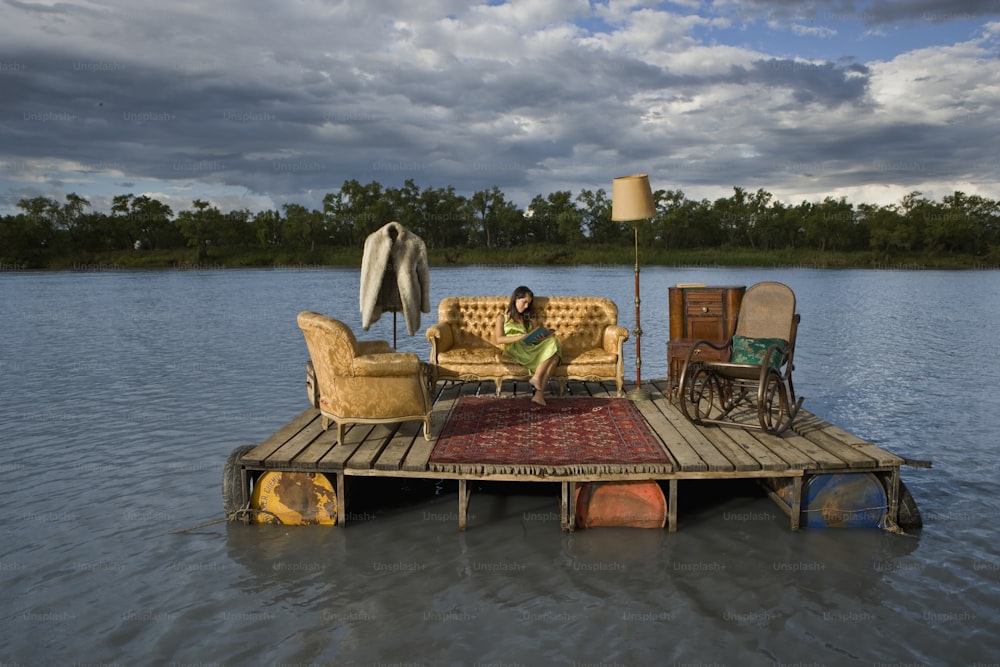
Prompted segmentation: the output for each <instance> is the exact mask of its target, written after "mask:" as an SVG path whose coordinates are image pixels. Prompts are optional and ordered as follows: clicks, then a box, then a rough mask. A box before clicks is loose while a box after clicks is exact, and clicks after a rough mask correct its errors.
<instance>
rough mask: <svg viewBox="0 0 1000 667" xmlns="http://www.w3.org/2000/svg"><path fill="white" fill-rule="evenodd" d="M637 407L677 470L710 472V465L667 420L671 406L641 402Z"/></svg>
mask: <svg viewBox="0 0 1000 667" xmlns="http://www.w3.org/2000/svg"><path fill="white" fill-rule="evenodd" d="M635 405H636V407H637V408H638V409H639V412H640V413H642V416H643V417H645V419H646V422H647V423H648V424H649V425H650V427H651V428H652V429H653V432H654V433H656V434H657V435H658V436H659V437H660V439H661V440H662V441H663V444H664V447H665V448H666V450H667V454H668V455H669V456H670V458H671V459H672V460H673V462H674V469H675V470H683V471H686V472H687V471H698V470H708V464H707V463H705V462H704V461H703V460H702V458H701V457H700V456H698V454H697V453H696V452H695V451H694V448H693V447H692V446H691V445H690V444H688V441H687V439H686V438H685V437H684V436H682V435H681V433H680V432H679V431H678V430H677V429H676V428H674V425H673V424H672V423H671V422H670V420H669V419H667V417H666V415H665V414H664V412H666V411H667V410H670V408H669V406H664V405H663V403H662V402H661V401H659V400H656V401H639V402H638V403H636V404H635Z"/></svg>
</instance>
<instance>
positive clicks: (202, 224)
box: [0, 180, 1000, 266]
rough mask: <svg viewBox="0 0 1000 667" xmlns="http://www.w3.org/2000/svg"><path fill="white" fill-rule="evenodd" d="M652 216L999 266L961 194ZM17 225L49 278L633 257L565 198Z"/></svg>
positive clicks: (356, 197)
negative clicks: (74, 265) (254, 258)
mask: <svg viewBox="0 0 1000 667" xmlns="http://www.w3.org/2000/svg"><path fill="white" fill-rule="evenodd" d="M654 198H655V200H656V204H657V210H656V215H655V217H654V218H652V219H651V220H644V221H640V222H639V223H637V224H639V234H640V239H641V241H642V244H643V246H644V247H650V248H656V249H663V250H685V249H697V248H713V247H726V248H751V249H760V250H779V249H802V250H806V249H813V250H821V251H858V250H865V251H874V252H876V253H882V254H893V253H913V252H927V253H933V254H956V255H959V254H960V255H967V256H968V255H971V256H982V257H987V256H994V257H995V256H996V253H995V249H996V248H997V247H998V222H1000V203H998V202H997V201H995V200H991V199H987V198H984V197H981V196H978V195H966V194H964V193H962V192H955V193H954V194H953V195H949V196H946V197H944V198H943V199H941V201H933V200H929V199H927V198H925V197H923V196H922V194H921V193H920V192H912V193H910V194H908V195H906V196H905V197H904V198H903V199H902V201H901V202H899V203H898V204H891V205H883V206H876V205H871V204H860V205H857V206H855V205H853V204H851V203H849V202H847V201H846V198H843V197H841V198H839V199H834V198H832V197H827V198H826V199H824V200H823V201H822V202H805V201H803V202H802V203H800V204H797V205H794V206H789V205H785V204H782V203H781V202H778V201H774V200H773V198H772V195H771V194H770V193H768V192H766V191H764V190H763V189H759V190H757V191H756V192H749V191H747V190H745V189H743V188H740V187H736V188H734V189H733V194H732V195H731V196H729V197H726V198H720V199H716V200H715V201H709V200H707V199H701V200H694V199H688V198H687V197H685V195H684V193H683V192H681V191H680V190H659V191H657V192H655V193H654ZM17 206H18V208H19V209H20V212H18V213H16V214H13V215H6V216H3V217H2V218H0V261H2V262H4V263H8V264H9V263H14V264H21V265H25V266H44V265H45V264H46V262H47V260H48V259H51V258H53V257H63V258H65V257H88V256H97V255H100V254H102V253H109V252H120V251H128V252H134V253H142V252H144V251H155V250H170V249H185V248H187V249H192V250H193V252H194V253H195V255H196V257H197V258H198V259H199V260H201V259H203V258H205V257H207V256H208V255H209V254H210V251H212V249H216V248H219V249H224V248H240V249H249V248H256V249H262V250H264V251H274V252H279V251H289V252H297V253H301V252H310V251H316V250H317V249H322V248H329V247H342V248H361V247H362V245H363V243H364V239H365V238H366V237H367V236H368V234H370V233H371V232H373V231H375V230H376V229H378V228H379V227H381V226H382V225H384V224H386V223H387V222H390V221H392V220H395V221H398V222H399V223H400V224H402V225H403V226H404V227H406V228H408V229H409V230H411V231H413V232H414V233H416V234H418V235H420V236H421V237H422V238H423V239H424V241H425V242H426V243H427V246H428V248H429V249H442V250H447V249H454V250H455V251H456V252H458V251H460V250H461V249H462V248H471V247H477V248H518V247H523V246H529V245H530V244H534V243H550V244H564V245H568V246H578V247H583V246H587V245H601V244H605V245H608V244H610V245H625V244H631V243H632V240H633V232H632V227H631V226H630V225H628V224H622V223H616V222H612V220H611V199H610V196H609V195H608V193H607V192H605V191H604V190H603V189H599V190H597V191H590V190H582V191H581V192H580V193H579V194H577V195H576V196H575V197H574V196H573V194H572V193H571V192H568V191H560V192H554V193H551V194H549V195H548V196H542V195H537V196H535V198H534V199H533V200H532V201H531V203H530V205H529V206H528V208H527V209H524V210H522V209H520V208H519V207H518V206H516V205H515V204H514V203H512V202H510V201H508V200H507V199H506V197H505V196H504V193H503V192H501V191H500V190H499V188H497V187H493V188H492V189H490V190H482V191H479V192H476V193H475V194H473V195H472V196H471V197H464V196H460V195H458V194H456V193H455V190H454V188H453V187H448V188H427V189H421V188H419V187H418V186H417V185H416V184H414V183H413V181H412V180H408V181H406V182H405V184H404V185H403V187H401V188H387V187H383V186H382V185H381V184H379V183H377V182H372V183H368V184H367V185H364V184H361V183H359V182H358V181H356V180H350V181H346V182H345V183H344V184H343V186H342V187H341V188H340V189H339V190H337V191H336V192H331V193H329V194H327V195H326V196H325V197H324V198H323V207H322V209H309V208H306V207H304V206H301V205H299V204H291V203H290V204H284V205H282V207H281V210H264V211H259V212H255V213H254V212H251V211H249V210H247V209H240V210H231V211H228V212H223V211H221V210H219V208H218V207H216V206H213V205H212V204H210V203H209V202H207V201H204V200H201V199H196V200H194V201H193V202H192V205H191V207H190V208H188V209H185V210H183V211H179V212H177V213H176V214H175V212H174V211H173V210H172V209H171V208H170V207H169V206H167V205H165V204H163V203H162V202H160V201H157V200H156V199H153V198H151V197H148V196H146V195H140V196H136V195H133V194H123V195H119V196H117V197H115V198H114V199H113V203H112V206H111V210H110V212H106V213H105V212H97V211H91V210H89V209H90V208H91V205H90V202H89V201H88V200H87V199H85V198H84V197H81V196H80V195H78V194H76V193H71V194H69V195H66V198H65V201H64V202H59V201H57V200H55V199H52V198H49V197H34V198H31V199H22V200H20V201H19V202H18V204H17Z"/></svg>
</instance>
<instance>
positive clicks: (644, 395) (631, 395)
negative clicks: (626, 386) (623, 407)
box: [625, 385, 653, 401]
mask: <svg viewBox="0 0 1000 667" xmlns="http://www.w3.org/2000/svg"><path fill="white" fill-rule="evenodd" d="M625 398H627V399H628V400H630V401H649V400H652V399H653V395H652V394H650V393H649V392H648V391H646V390H645V389H643V388H642V385H637V386H636V388H635V389H631V390H629V391H628V392H626V393H625Z"/></svg>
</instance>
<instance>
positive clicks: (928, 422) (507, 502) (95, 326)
mask: <svg viewBox="0 0 1000 667" xmlns="http://www.w3.org/2000/svg"><path fill="white" fill-rule="evenodd" d="M641 278H642V325H643V330H644V336H643V338H642V350H643V367H642V368H643V377H644V378H654V377H663V376H665V375H666V354H665V344H666V340H667V337H668V328H667V327H668V323H667V296H666V294H667V287H668V286H669V285H672V284H674V283H677V282H705V283H709V284H746V285H749V284H752V283H755V282H758V281H761V280H780V281H782V282H785V283H787V284H788V285H790V286H791V287H792V288H793V289H794V290H795V292H796V294H797V297H798V302H799V311H800V312H801V314H802V325H801V327H800V330H799V342H798V346H797V350H796V362H797V363H796V371H795V383H796V389H797V391H798V393H799V394H800V395H802V396H804V397H806V400H805V407H806V408H807V409H809V410H810V411H812V412H814V413H816V414H818V415H820V416H822V417H824V418H826V419H828V420H829V421H832V422H833V423H835V424H837V425H839V426H841V427H843V428H845V429H847V430H849V431H852V432H854V433H856V434H858V435H860V436H862V437H864V438H866V439H869V440H871V441H873V442H876V443H877V444H879V445H881V446H882V447H884V448H886V449H889V450H891V451H894V452H896V453H898V454H901V455H904V456H907V457H910V458H914V459H930V460H933V462H934V467H933V468H932V469H929V470H925V469H912V468H904V470H903V479H904V481H905V483H906V484H907V486H908V487H909V489H910V491H911V492H912V494H913V496H914V497H915V499H916V501H917V503H918V505H919V506H920V509H921V512H922V515H923V520H924V528H923V529H922V530H921V531H916V532H914V533H913V534H911V535H906V536H901V535H893V534H888V533H883V532H880V531H877V530H835V529H827V530H822V529H804V530H802V531H800V532H797V533H792V532H790V531H789V530H788V524H787V520H786V518H785V516H784V514H782V513H781V512H780V511H779V510H778V509H777V508H776V507H775V506H774V504H773V503H772V502H771V501H770V500H769V499H767V498H766V497H765V496H762V495H761V494H760V493H759V491H757V490H756V488H755V487H753V486H749V485H744V484H739V483H713V482H688V483H681V485H680V494H681V501H680V505H679V507H680V511H679V531H678V532H677V533H674V534H668V533H667V532H666V531H659V530H653V531H648V530H647V531H643V530H630V529H616V528H605V529H594V530H589V531H578V532H576V533H572V534H567V533H563V532H561V531H560V529H559V516H558V514H559V512H558V499H557V487H556V486H551V487H550V486H549V485H536V486H532V487H530V488H519V487H517V486H514V485H507V486H501V487H492V486H485V487H479V488H477V489H476V491H475V492H474V493H473V495H472V500H471V505H470V510H469V511H470V517H469V518H470V525H469V530H468V531H467V532H466V533H460V532H458V530H457V525H456V524H457V496H456V493H455V489H454V487H453V486H448V485H446V484H440V485H435V484H434V483H430V484H429V485H428V484H423V485H422V484H417V483H410V484H408V485H406V486H405V487H404V486H403V484H402V483H400V482H393V483H392V484H393V486H392V487H387V486H386V485H385V484H384V483H380V482H378V481H377V480H367V481H365V480H362V481H361V482H360V483H359V484H358V485H357V486H356V487H355V490H356V495H355V496H352V505H350V506H349V508H348V512H349V519H351V520H350V521H349V523H348V525H347V526H346V527H332V528H330V527H328V528H324V527H294V526H289V527H282V526H243V525H241V524H234V525H227V524H224V523H222V524H214V525H210V526H206V527H203V528H200V529H198V530H195V531H192V532H187V533H182V534H171V531H176V530H180V529H184V528H189V527H192V526H197V525H199V524H201V523H206V522H210V521H212V520H214V519H217V518H219V517H220V516H221V514H222V501H221V477H222V469H223V465H224V462H225V460H226V457H227V455H228V454H229V452H230V451H231V450H232V449H233V448H235V447H237V446H239V445H246V444H256V443H258V442H260V441H261V440H263V439H264V438H266V437H267V436H268V435H270V434H271V433H272V432H273V431H274V430H276V429H277V428H278V427H280V426H281V425H283V424H284V423H285V422H286V421H288V420H289V419H290V418H291V417H292V416H294V415H296V414H298V413H299V412H300V411H301V410H302V409H304V408H305V407H307V403H306V396H305V387H304V377H305V376H304V363H305V360H306V358H307V352H306V348H305V343H304V341H303V339H302V336H301V333H300V332H299V330H298V328H297V326H296V323H295V315H296V313H298V311H300V310H306V309H308V310H316V311H319V312H323V313H327V314H330V315H333V316H335V317H338V318H339V319H342V320H344V321H346V322H347V323H348V324H349V325H351V326H352V327H353V328H354V329H355V331H357V332H359V334H361V337H363V338H364V337H368V338H383V339H388V340H390V341H391V340H392V336H393V318H392V315H391V314H387V315H384V316H383V317H382V319H381V320H380V321H379V322H378V323H376V324H375V325H374V326H373V327H372V328H371V330H370V331H369V332H367V333H364V332H362V331H361V327H360V313H359V310H358V273H357V271H354V270H338V269H301V270H295V269H287V270H206V271H149V272H117V271H104V272H94V273H85V272H67V273H2V274H0V333H2V339H0V373H2V385H0V396H2V400H0V451H2V454H3V456H2V459H0V484H2V487H3V488H6V489H7V491H6V492H4V501H3V512H2V515H0V530H2V541H0V582H2V584H3V590H4V592H5V596H4V597H5V604H4V610H3V611H2V612H0V618H2V622H0V664H3V665H15V664H16V665H46V666H47V665H74V664H75V665H85V664H103V665H351V664H356V665H445V664H447V665H470V666H479V667H486V666H488V665H497V666H500V665H502V666H503V667H512V666H519V665H580V666H582V665H654V664H655V665H677V666H680V665H771V666H778V665H830V666H833V665H869V666H882V665H985V664H997V661H998V660H1000V633H998V630H1000V626H998V625H997V621H996V617H997V614H998V611H1000V546H998V545H1000V529H998V526H997V514H998V510H1000V501H998V494H997V477H998V473H1000V463H998V456H997V452H998V451H1000V448H998V435H1000V400H998V398H997V390H998V387H1000V353H998V346H997V344H996V337H997V332H998V331H1000V297H998V295H1000V272H997V271H963V272H946V271H925V272H914V271H891V270H884V271H862V270H810V269H796V270H788V269H781V270H765V269H725V268H717V267H701V268H669V267H649V268H646V269H643V271H642V274H641ZM520 283H525V284H528V285H529V286H531V287H532V288H533V289H534V290H535V291H536V293H537V294H539V295H544V294H565V295H602V296H608V297H610V298H612V299H613V300H614V301H615V302H616V303H617V304H618V305H619V308H620V314H619V321H620V322H621V323H622V324H624V325H625V326H627V327H629V328H630V329H631V328H632V327H633V316H634V309H633V303H634V299H633V277H632V269H631V267H574V268H517V267H507V268H501V269H495V268H482V267H472V268H446V269H434V270H433V271H432V274H431V292H432V294H431V302H432V306H433V307H434V308H435V309H436V306H437V303H438V301H439V300H440V299H441V298H442V297H444V296H447V295H451V294H509V293H510V292H511V291H512V290H513V288H514V287H516V286H517V285H518V284H520ZM434 320H436V317H435V314H430V315H424V317H423V323H422V324H423V326H422V328H421V331H420V332H418V334H417V335H416V336H414V337H412V338H411V337H409V336H407V335H406V330H405V326H404V325H403V322H402V317H401V316H400V318H399V322H398V325H397V327H396V329H397V332H398V336H399V343H398V347H399V349H402V350H410V351H415V352H417V353H418V354H419V355H420V356H421V357H422V358H426V357H427V352H428V349H429V348H428V344H427V342H426V340H425V339H424V337H423V329H424V328H426V326H427V325H429V324H431V323H433V321H434ZM628 350H629V355H630V357H629V359H628V361H627V365H626V369H627V371H626V375H627V376H629V377H633V378H634V356H632V355H634V347H633V346H632V344H631V343H629V344H628Z"/></svg>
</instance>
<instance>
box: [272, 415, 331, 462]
mask: <svg viewBox="0 0 1000 667" xmlns="http://www.w3.org/2000/svg"><path fill="white" fill-rule="evenodd" d="M323 432H324V431H323V420H322V419H314V420H313V421H311V422H309V423H308V424H307V425H306V426H305V428H303V429H302V430H301V431H299V432H298V433H296V434H295V435H293V436H292V437H290V438H289V439H288V440H287V441H286V442H285V444H283V445H282V446H281V447H278V449H276V450H275V451H274V453H273V454H271V455H270V456H268V457H267V459H265V460H264V467H265V468H287V467H288V465H289V464H290V463H291V461H292V459H294V458H295V457H296V456H298V455H299V454H300V453H302V451H303V450H305V449H306V448H307V447H308V446H309V445H310V444H312V442H313V440H315V439H316V438H318V437H319V436H320V435H321V434H322V433H323ZM334 437H336V435H335V436H334Z"/></svg>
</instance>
